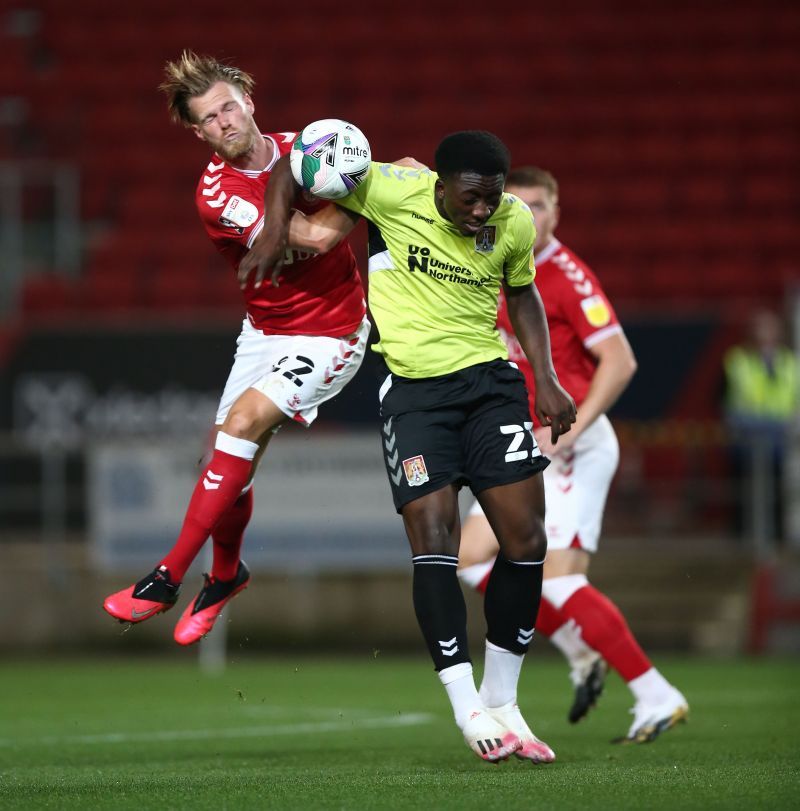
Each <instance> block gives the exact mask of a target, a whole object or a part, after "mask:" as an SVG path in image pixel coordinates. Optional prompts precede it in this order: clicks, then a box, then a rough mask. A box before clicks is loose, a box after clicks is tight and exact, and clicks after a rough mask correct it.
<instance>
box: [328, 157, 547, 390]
mask: <svg viewBox="0 0 800 811" xmlns="http://www.w3.org/2000/svg"><path fill="white" fill-rule="evenodd" d="M436 179H437V175H436V174H435V173H434V172H431V171H430V170H427V169H426V170H417V169H407V168H404V167H400V166H395V165H394V164H391V163H374V162H373V164H372V166H371V168H370V172H369V175H368V176H367V178H366V180H365V181H364V182H363V183H362V184H361V185H360V186H358V188H357V189H356V190H355V191H354V192H353V193H352V194H350V195H349V196H347V197H345V198H343V199H341V200H337V201H336V202H337V204H338V205H341V206H343V207H344V208H347V209H349V210H350V211H354V212H356V213H358V214H361V215H363V216H364V217H366V218H367V219H368V220H369V221H370V228H369V305H370V310H371V312H372V315H373V318H374V320H375V322H376V324H377V326H378V330H379V332H380V342H379V343H378V344H376V346H375V349H376V350H377V351H378V352H380V353H381V354H382V355H383V357H384V359H385V360H386V364H387V365H388V367H389V369H390V370H391V371H392V372H394V373H395V374H398V375H401V376H402V377H412V378H422V377H434V376H437V375H443V374H449V373H450V372H455V371H457V370H459V369H463V368H465V367H467V366H473V365H474V364H477V363H483V362H485V361H489V360H494V359H495V358H507V357H508V352H507V350H506V346H505V344H504V343H503V341H502V339H501V338H500V334H499V333H498V331H497V326H496V322H497V296H498V293H499V290H500V284H501V282H502V281H503V280H505V281H506V282H507V283H508V284H509V285H510V286H511V287H521V286H524V285H529V284H531V282H532V281H533V278H534V273H535V271H534V266H533V253H532V248H533V240H534V236H535V234H536V231H535V229H534V226H533V220H532V218H531V212H530V209H529V208H528V207H527V206H526V205H525V204H524V203H523V202H522V201H521V200H519V199H518V198H516V197H514V196H512V195H510V194H504V195H503V198H502V202H501V204H500V206H499V207H498V209H497V211H495V213H494V214H493V215H492V216H491V218H490V219H489V220H488V221H487V223H486V225H485V226H484V227H483V228H482V229H481V230H480V231H479V232H478V234H476V235H475V236H463V235H462V234H461V233H460V232H459V231H458V230H457V229H456V228H455V226H454V225H453V224H452V223H451V222H449V220H446V219H444V218H443V217H442V216H441V215H440V214H439V212H438V210H437V209H436V204H435V203H434V184H435V183H436Z"/></svg>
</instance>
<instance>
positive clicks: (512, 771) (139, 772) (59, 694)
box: [0, 652, 800, 811]
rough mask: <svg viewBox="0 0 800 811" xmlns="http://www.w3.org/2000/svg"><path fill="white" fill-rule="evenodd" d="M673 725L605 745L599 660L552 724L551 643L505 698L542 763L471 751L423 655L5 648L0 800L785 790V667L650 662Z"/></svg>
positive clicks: (473, 803)
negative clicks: (667, 694) (581, 698)
mask: <svg viewBox="0 0 800 811" xmlns="http://www.w3.org/2000/svg"><path fill="white" fill-rule="evenodd" d="M659 664H660V665H661V666H662V669H663V671H664V672H665V674H666V675H667V676H668V677H669V678H671V679H672V680H673V681H674V682H675V683H676V684H677V685H678V686H679V687H680V688H681V689H682V690H683V691H684V692H685V694H686V695H687V697H688V699H689V701H690V704H691V710H692V712H691V717H690V721H689V723H688V724H685V725H681V726H680V727H678V728H676V729H675V730H672V731H670V732H668V733H666V734H665V735H663V736H662V737H661V738H659V739H658V740H657V741H656V742H654V743H652V744H646V745H642V746H633V745H629V746H613V745H611V744H610V743H609V739H610V738H612V737H614V736H616V735H618V734H620V733H622V732H625V731H626V730H627V727H628V724H629V719H630V716H629V715H628V713H627V710H628V709H629V707H630V704H631V701H630V698H629V694H628V691H627V690H626V689H625V687H624V685H622V683H621V682H620V681H619V679H618V678H617V677H616V676H612V677H610V679H609V682H608V685H607V688H606V693H605V695H604V696H603V698H602V699H601V702H600V704H599V706H598V707H597V709H596V710H595V711H594V712H593V713H592V714H591V715H590V716H589V718H588V719H587V720H586V721H584V722H581V723H580V724H578V725H576V726H570V725H569V724H568V723H567V722H566V710H567V706H568V703H569V701H570V698H571V689H570V687H569V684H568V682H567V679H566V668H565V667H564V666H563V665H562V663H561V661H560V660H558V659H556V658H555V657H544V656H539V657H537V656H536V654H535V653H533V654H531V655H530V656H529V661H528V662H527V663H526V667H525V668H524V670H523V680H522V683H521V690H520V703H521V706H522V709H523V711H524V712H525V714H526V715H527V716H528V719H529V721H530V723H531V725H532V727H533V728H534V730H535V731H536V732H537V734H539V736H540V737H542V738H544V739H545V740H546V741H548V742H549V743H550V744H551V746H552V747H553V748H554V749H555V750H556V754H557V756H558V760H557V762H556V763H555V764H553V765H550V766H531V765H530V764H528V763H523V762H519V761H513V762H507V763H503V764H500V765H497V766H495V765H490V764H485V763H482V762H480V761H479V760H478V759H477V758H476V757H475V756H474V755H473V754H472V753H471V752H470V751H469V750H468V749H467V748H466V746H465V745H464V743H463V741H462V740H461V737H460V734H459V733H458V731H457V730H456V728H455V725H454V724H453V723H452V716H451V714H450V710H449V705H447V702H446V697H445V695H444V691H443V690H442V688H441V687H440V685H439V683H438V680H437V679H436V677H435V675H434V673H433V671H432V670H431V667H430V664H429V663H428V661H427V660H425V659H421V658H420V659H395V658H390V657H384V656H382V655H377V656H373V655H372V654H370V655H365V656H364V657H363V658H361V659H359V658H357V657H353V658H346V659H340V660H336V659H334V658H324V659H315V658H308V657H302V656H299V657H297V658H287V657H280V658H273V659H263V660H262V659H247V660H243V661H233V662H231V663H230V665H229V666H228V668H227V670H226V671H225V672H224V673H223V674H221V675H218V676H209V675H206V674H203V673H201V672H200V671H199V669H198V667H197V665H196V660H195V657H194V655H193V654H192V653H191V652H186V655H185V657H184V659H183V660H180V659H173V658H169V659H167V660H166V661H165V660H159V659H155V658H142V659H134V658H131V659H130V660H124V661H123V660H113V661H107V660H103V659H101V658H94V659H86V660H70V661H67V662H65V661H63V660H58V659H54V660H44V661H35V662H31V661H22V662H19V661H18V662H14V661H8V660H7V661H6V662H5V663H4V665H3V667H2V671H0V673H1V674H2V675H0V685H2V690H1V691H0V808H14V809H29V808H30V809H39V808H52V809H70V808H80V809H83V810H84V811H85V809H106V808H107V809H137V811H147V809H159V810H160V809H165V808H169V809H182V808H186V809H193V810H195V809H214V811H222V810H223V809H258V808H280V809H392V808H420V809H425V811H432V810H433V809H449V808H453V809H471V808H476V809H478V808H480V809H489V808H502V809H517V808H519V809H581V810H582V811H585V809H593V808H598V809H626V808H631V809H634V808H635V809H662V808H663V809H670V811H675V810H676V809H681V811H682V810H683V809H693V808H698V809H700V808H702V809H731V808H748V809H753V808H756V809H767V808H775V809H784V808H797V807H799V806H800V800H799V799H798V797H800V778H798V770H799V769H800V734H798V733H799V730H800V701H798V699H799V698H800V678H798V677H800V665H798V663H797V662H796V661H789V660H784V661H735V662H730V661H707V660H691V659H667V660H663V661H659Z"/></svg>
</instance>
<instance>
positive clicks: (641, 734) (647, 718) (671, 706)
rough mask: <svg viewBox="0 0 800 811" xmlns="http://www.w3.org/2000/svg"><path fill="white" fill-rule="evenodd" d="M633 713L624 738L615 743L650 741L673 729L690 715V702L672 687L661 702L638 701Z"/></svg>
mask: <svg viewBox="0 0 800 811" xmlns="http://www.w3.org/2000/svg"><path fill="white" fill-rule="evenodd" d="M631 712H632V713H633V723H632V724H631V728H630V729H629V730H628V734H627V735H626V736H625V737H624V738H617V739H616V740H615V741H614V743H650V741H654V740H655V739H656V738H657V737H658V736H659V735H660V734H661V733H662V732H666V731H667V730H668V729H672V727H674V726H675V725H676V724H679V723H681V722H683V721H685V720H686V719H687V718H688V717H689V703H688V702H687V701H686V699H685V698H684V696H683V694H682V693H681V692H680V691H679V690H677V689H676V688H675V687H671V688H670V694H669V697H668V698H667V699H665V700H664V701H662V702H661V703H659V704H645V703H643V702H641V701H637V702H636V705H635V706H634V708H633V709H632V710H631Z"/></svg>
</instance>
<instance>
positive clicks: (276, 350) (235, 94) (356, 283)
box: [103, 51, 370, 645]
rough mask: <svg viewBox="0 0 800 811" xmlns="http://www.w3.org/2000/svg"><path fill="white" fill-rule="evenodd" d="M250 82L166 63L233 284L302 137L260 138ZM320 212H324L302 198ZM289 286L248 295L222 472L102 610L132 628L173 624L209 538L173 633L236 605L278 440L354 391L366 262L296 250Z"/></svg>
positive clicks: (365, 327) (193, 633) (340, 249)
mask: <svg viewBox="0 0 800 811" xmlns="http://www.w3.org/2000/svg"><path fill="white" fill-rule="evenodd" d="M253 84H254V82H253V79H252V77H251V76H249V75H248V74H247V73H245V72H244V71H242V70H240V69H239V68H236V67H233V66H231V65H226V64H222V63H220V62H218V61H216V60H215V59H213V58H210V57H201V56H197V55H196V54H194V53H192V52H191V51H184V52H183V54H182V56H181V57H180V59H178V60H176V61H175V62H168V63H167V65H166V67H165V80H164V83H163V84H162V85H161V90H163V91H164V93H165V94H166V96H167V100H168V104H169V109H170V111H171V113H172V116H173V118H174V119H175V120H176V121H178V122H180V123H182V124H184V125H185V126H186V127H187V128H188V129H190V130H191V131H192V133H193V134H194V135H195V136H196V137H197V138H199V139H200V140H201V141H203V142H204V143H205V144H206V145H208V146H209V147H211V149H212V152H213V154H212V155H211V159H210V161H209V162H208V164H207V165H206V167H205V169H204V170H203V172H202V174H201V176H200V180H199V182H198V185H197V191H196V200H195V202H196V205H197V211H198V213H199V215H200V219H201V221H202V222H203V226H204V227H205V230H206V232H207V233H208V235H209V237H210V238H211V241H212V242H213V243H214V245H215V247H216V248H217V249H218V250H219V251H220V253H221V254H222V255H223V256H224V257H225V258H226V259H227V260H228V262H229V263H230V266H231V271H232V272H231V276H232V278H231V284H234V283H235V281H234V280H235V278H236V274H237V272H238V270H239V265H240V263H241V261H242V259H243V257H245V256H246V255H247V252H248V251H249V250H250V247H251V246H252V244H253V241H254V240H255V239H256V237H257V236H258V235H259V234H260V233H261V231H262V230H263V229H264V227H265V221H266V225H267V227H269V217H270V213H269V212H265V211H264V204H263V201H264V188H265V186H266V184H267V179H268V178H269V176H270V173H271V171H272V169H273V167H274V166H275V164H276V163H277V162H278V160H279V158H280V157H281V156H282V155H286V154H287V153H288V152H289V150H290V149H291V147H292V143H293V141H294V138H295V135H296V133H294V132H273V133H263V132H262V131H261V130H260V129H259V128H258V126H257V125H256V122H255V120H254V118H253V113H254V111H255V106H254V104H253V99H252V97H251V93H252V90H253ZM292 205H293V206H294V207H295V208H296V209H297V210H299V211H303V212H305V213H308V214H310V213H312V212H314V211H316V210H318V209H319V208H321V207H322V206H323V205H324V204H322V203H320V202H319V201H316V200H314V199H312V198H303V197H301V196H298V197H297V199H296V200H293V201H292ZM282 260H283V261H282V264H283V268H284V269H285V270H289V269H291V271H292V272H291V273H287V274H286V277H285V279H283V280H282V284H280V286H278V284H277V280H275V279H273V280H272V281H266V282H263V283H262V282H261V280H259V279H255V280H250V281H248V282H246V283H244V284H241V287H242V294H243V297H244V303H245V307H246V317H245V319H244V321H243V322H242V331H241V334H240V336H239V339H238V341H237V349H236V355H235V357H234V361H233V367H232V369H231V372H230V376H229V377H228V381H227V383H226V384H225V389H224V391H223V393H222V398H221V400H220V404H219V409H218V411H217V417H216V426H217V433H216V440H215V445H214V452H213V456H212V457H211V461H210V462H209V464H208V465H207V466H206V467H205V469H204V470H203V472H202V473H201V475H200V477H199V479H198V481H197V485H196V487H195V490H194V493H193V495H192V498H191V501H190V503H189V507H188V509H187V511H186V517H185V519H184V523H183V527H182V528H181V531H180V534H179V536H178V539H177V541H176V543H175V545H174V546H173V547H172V549H170V550H169V552H168V553H167V554H166V555H165V557H164V558H162V559H161V560H160V561H159V562H158V564H157V565H156V567H155V569H154V570H153V571H152V572H151V573H150V574H148V575H146V576H145V577H143V578H142V579H141V580H139V581H138V582H137V583H135V584H134V585H132V586H129V587H127V588H125V589H123V590H122V591H119V592H117V593H115V594H112V595H110V596H108V597H107V598H106V600H105V603H104V605H103V607H104V608H105V610H106V611H107V612H108V613H109V614H111V616H113V617H115V618H117V619H119V620H120V621H123V622H142V621H144V620H147V619H149V618H150V617H153V616H155V615H156V614H159V613H161V612H163V611H166V610H168V609H170V608H172V606H173V605H174V604H175V602H176V600H177V598H178V590H179V588H180V583H181V581H182V580H183V577H184V575H185V573H186V571H187V569H188V568H189V565H190V564H191V563H192V561H193V560H194V558H195V557H196V556H197V554H198V552H199V551H200V549H201V548H202V547H203V545H204V544H205V542H206V540H207V539H208V537H209V535H211V536H212V538H213V548H214V559H213V566H212V570H211V574H210V575H209V576H207V577H206V581H205V584H204V586H203V588H202V589H201V590H200V593H199V594H198V595H197V597H196V598H195V599H194V600H193V601H192V602H191V603H190V604H189V605H188V606H187V607H186V610H185V611H184V613H183V615H182V616H181V618H180V619H179V621H178V624H177V625H176V627H175V633H174V637H175V641H176V642H178V643H179V644H181V645H189V644H191V643H193V642H196V641H197V640H199V639H200V638H201V637H202V636H204V635H205V634H207V633H208V632H209V631H210V630H211V628H212V627H213V625H214V622H215V621H216V619H217V617H218V616H219V614H220V612H221V611H222V608H223V607H224V606H225V604H226V603H227V602H228V601H229V600H230V599H231V598H232V597H234V596H235V595H236V594H238V593H239V592H240V591H241V590H242V589H244V588H245V587H246V586H247V585H248V583H249V580H250V573H249V572H248V569H247V566H245V564H244V563H243V562H242V560H241V557H240V550H241V546H242V539H243V533H244V530H245V527H246V526H247V523H248V521H249V520H250V515H251V513H252V509H253V489H252V479H253V475H254V473H255V468H256V465H257V464H258V460H259V459H260V457H261V454H262V453H263V452H264V450H265V448H266V447H267V444H268V443H269V441H270V438H271V437H272V436H273V434H274V433H275V431H277V430H278V429H279V428H280V426H281V425H283V424H284V423H286V422H288V421H289V420H294V421H295V422H297V423H299V424H300V425H302V426H304V427H308V426H310V425H311V423H312V422H314V420H315V418H316V416H317V410H318V408H319V406H320V405H321V404H322V403H324V402H325V401H326V400H329V399H330V398H332V397H334V396H335V395H336V394H337V393H338V392H339V391H341V390H342V388H343V387H344V386H345V385H346V384H347V382H348V381H349V380H351V379H352V378H353V376H354V375H355V373H356V371H357V370H358V368H359V366H360V365H361V361H362V360H363V358H364V352H365V349H366V344H367V337H368V335H369V330H370V324H369V322H368V320H367V318H366V305H365V302H364V294H363V289H362V286H361V281H360V277H359V274H358V270H357V268H356V262H355V259H354V257H353V253H352V251H351V250H350V246H349V245H348V244H347V242H341V243H339V244H338V245H337V246H336V247H335V248H334V249H333V250H332V251H330V252H329V253H327V254H326V255H325V256H318V255H316V254H314V253H312V252H310V251H300V250H294V249H292V248H287V249H286V251H285V253H284V254H283V257H282Z"/></svg>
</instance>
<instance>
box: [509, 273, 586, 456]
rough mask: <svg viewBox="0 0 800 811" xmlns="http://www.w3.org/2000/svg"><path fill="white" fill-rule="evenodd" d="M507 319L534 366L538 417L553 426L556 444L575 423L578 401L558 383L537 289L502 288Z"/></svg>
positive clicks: (551, 427)
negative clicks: (509, 320) (506, 306)
mask: <svg viewBox="0 0 800 811" xmlns="http://www.w3.org/2000/svg"><path fill="white" fill-rule="evenodd" d="M503 289H504V291H505V294H506V302H507V305H508V315H509V318H510V319H511V324H512V326H513V327H514V333H515V334H516V336H517V340H519V343H520V346H521V347H522V349H523V351H524V352H525V354H526V355H527V357H528V360H530V362H531V365H532V366H533V374H534V378H535V380H536V416H537V417H538V419H539V422H541V424H542V425H548V426H550V436H551V441H552V442H553V443H554V444H555V443H556V442H557V441H558V437H559V436H560V435H561V434H565V433H566V432H567V431H569V430H570V427H571V426H572V423H573V422H575V417H576V408H575V401H574V400H573V399H572V397H570V395H569V394H568V393H567V392H566V391H564V389H563V388H562V387H561V384H560V383H559V382H558V377H557V376H556V372H555V369H554V368H553V359H552V356H551V354H550V334H549V332H548V329H547V318H546V317H545V314H544V307H543V305H542V299H541V298H540V296H539V292H538V291H537V290H536V287H535V286H534V285H524V286H523V287H511V286H510V285H508V284H505V283H504V285H503Z"/></svg>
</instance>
